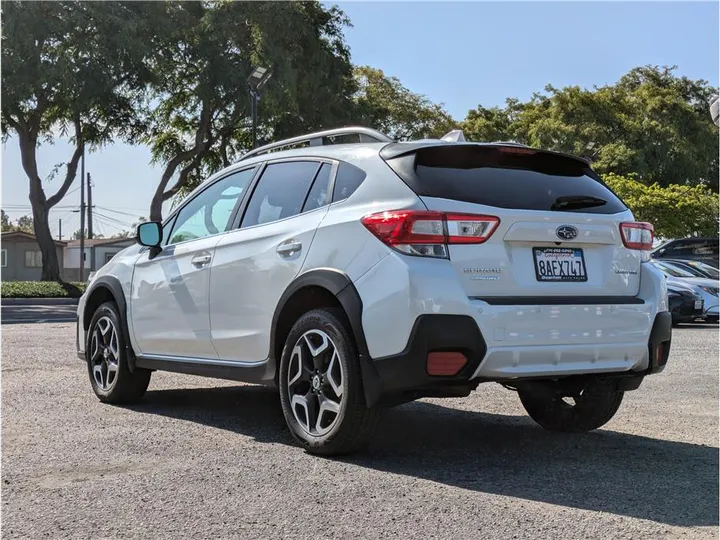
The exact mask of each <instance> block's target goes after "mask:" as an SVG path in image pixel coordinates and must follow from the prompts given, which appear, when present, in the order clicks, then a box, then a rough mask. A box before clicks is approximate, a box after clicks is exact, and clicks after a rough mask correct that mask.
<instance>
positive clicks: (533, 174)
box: [387, 145, 627, 214]
mask: <svg viewBox="0 0 720 540" xmlns="http://www.w3.org/2000/svg"><path fill="white" fill-rule="evenodd" d="M387 163H388V165H390V167H391V168H392V169H393V170H395V172H396V173H397V174H398V175H399V176H400V178H402V179H403V180H404V181H405V182H406V183H407V184H408V185H409V186H410V188H412V189H413V191H415V193H417V194H418V195H421V196H427V197H438V198H442V199H453V200H457V201H465V202H470V203H475V204H483V205H488V206H495V207H498V208H513V209H520V210H543V211H565V212H583V213H595V214H615V213H618V212H623V211H625V210H627V207H626V206H625V204H624V203H623V202H622V201H621V200H620V199H619V198H618V197H617V195H615V194H614V193H613V192H612V191H611V190H610V189H609V188H608V187H607V186H605V185H604V184H603V183H602V181H601V180H600V178H599V177H598V176H597V174H595V173H594V172H593V171H592V170H591V169H590V167H589V166H588V165H587V164H585V163H583V162H581V161H579V160H576V159H574V158H572V157H569V156H562V155H556V154H552V153H547V152H535V151H533V150H531V149H527V150H526V149H514V148H505V147H500V148H499V147H483V146H477V145H458V146H455V145H453V146H430V147H425V148H421V149H419V150H417V151H415V152H412V153H410V154H406V155H401V156H400V157H396V158H391V159H388V160H387Z"/></svg>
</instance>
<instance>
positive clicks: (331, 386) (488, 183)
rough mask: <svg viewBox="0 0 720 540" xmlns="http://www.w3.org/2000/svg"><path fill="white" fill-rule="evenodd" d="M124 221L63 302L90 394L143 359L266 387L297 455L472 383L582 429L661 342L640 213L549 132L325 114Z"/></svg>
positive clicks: (658, 351) (464, 391)
mask: <svg viewBox="0 0 720 540" xmlns="http://www.w3.org/2000/svg"><path fill="white" fill-rule="evenodd" d="M348 137H354V138H355V139H356V141H357V142H355V143H348V142H342V140H343V139H345V141H347V138H348ZM303 144H304V145H305V146H304V147H301V148H297V146H302V145H303ZM308 144H309V145H308ZM288 146H295V147H296V148H294V149H289V150H287V149H286V150H282V148H287V147H288ZM271 150H272V151H276V152H272V153H270V151H271ZM137 236H138V245H135V246H132V247H129V248H127V249H126V250H124V251H123V252H121V253H119V254H118V255H117V256H115V257H114V258H113V260H112V261H111V262H110V263H108V264H107V265H105V266H104V267H103V268H102V269H101V270H100V271H98V272H97V274H96V275H95V276H94V277H93V279H92V280H91V281H90V283H89V284H88V288H87V291H86V293H85V294H84V295H83V297H82V298H81V300H80V303H79V306H78V319H79V322H78V328H77V335H78V351H79V356H80V357H81V358H82V359H83V360H85V361H86V362H87V366H88V372H89V375H90V381H91V383H92V387H93V390H94V391H95V393H96V394H97V396H98V397H99V398H100V400H101V401H103V402H108V403H121V402H129V401H133V400H137V399H139V398H141V397H142V395H143V394H144V392H145V390H146V389H147V386H148V383H149V380H150V375H151V372H152V371H154V370H165V371H174V372H180V373H188V374H194V375H205V376H210V377H219V378H226V379H233V380H238V381H245V382H251V383H262V384H269V385H274V386H276V387H277V388H278V389H279V392H280V399H281V401H282V408H283V411H284V414H285V418H286V420H287V423H288V426H289V427H290V429H291V431H292V433H293V435H294V436H295V438H296V439H297V440H298V441H299V442H300V443H301V444H302V445H303V446H304V447H305V448H306V449H308V450H309V451H311V452H315V453H321V454H339V453H347V452H350V451H353V450H355V449H357V448H358V447H360V446H361V445H362V444H363V443H366V442H367V441H368V440H369V438H370V435H371V433H372V431H373V428H374V426H375V424H376V422H377V419H378V414H379V411H380V410H381V409H382V408H383V407H384V406H388V405H395V404H399V403H403V402H407V401H411V400H414V399H417V398H421V397H425V396H434V397H445V396H448V397H450V396H452V397H458V396H467V395H468V394H469V393H470V392H471V391H473V390H474V389H475V388H476V387H477V386H478V384H480V383H481V382H498V383H501V384H502V385H503V386H505V387H507V388H510V389H512V390H515V391H517V392H518V394H519V396H520V399H521V401H522V404H523V406H524V407H525V409H526V410H527V412H528V413H529V414H530V416H531V417H532V418H533V419H534V420H535V421H536V422H537V423H539V424H540V425H541V426H543V427H545V428H547V429H551V430H556V431H570V432H578V431H587V430H592V429H595V428H598V427H600V426H602V425H603V424H605V423H606V422H608V421H609V420H610V419H611V418H612V416H613V415H614V414H615V412H616V411H617V409H618V407H619V405H620V402H621V400H622V397H623V394H624V392H625V391H627V390H634V389H636V388H637V387H638V386H639V385H640V383H641V381H642V380H643V378H644V377H645V376H646V375H649V374H651V373H656V372H659V371H662V369H663V368H664V366H665V364H666V362H667V358H668V354H669V352H670V339H671V325H672V319H671V315H670V313H669V312H668V304H667V291H666V286H665V281H664V277H663V275H662V273H661V272H660V271H659V270H658V269H657V268H655V267H654V266H653V265H652V264H649V263H648V261H649V253H650V249H651V247H652V242H653V234H652V226H651V225H649V224H647V223H638V222H635V221H634V220H633V216H632V214H631V212H630V211H629V210H628V208H627V207H626V206H625V205H624V204H623V202H622V201H621V200H620V199H619V198H618V197H617V196H616V195H615V194H613V193H612V191H610V189H608V188H607V187H606V186H605V185H604V184H603V183H602V182H601V180H600V179H599V178H598V176H597V175H596V174H595V173H594V172H593V171H592V170H591V168H590V166H589V165H588V163H587V162H585V161H583V160H581V159H579V158H576V157H572V156H567V155H563V154H558V153H554V152H548V151H543V150H536V149H532V148H528V147H525V146H521V145H517V144H512V143H495V144H475V143H466V142H464V141H462V139H461V138H460V142H458V141H457V138H453V137H449V138H448V139H447V140H445V139H443V140H426V141H416V142H400V143H397V142H393V141H391V140H390V139H388V138H387V137H386V136H384V135H382V134H380V133H378V132H376V131H373V130H370V129H367V128H345V129H338V130H330V131H326V132H322V133H316V134H311V135H308V136H305V137H297V138H294V139H289V140H286V141H282V142H279V143H275V144H272V145H268V146H265V147H262V148H259V149H257V150H254V151H252V152H250V153H249V154H247V155H246V156H244V157H243V159H241V160H240V161H239V162H238V163H236V164H234V165H232V166H230V167H227V168H226V169H224V170H222V171H220V172H219V173H217V174H215V175H213V176H212V177H210V178H209V179H208V180H207V181H206V182H204V183H203V184H202V185H201V186H200V187H198V188H197V189H196V190H195V191H194V192H193V193H192V194H191V195H189V196H188V197H187V198H186V199H185V201H184V202H183V204H182V205H180V206H179V207H178V208H177V209H175V210H174V211H173V212H172V214H171V215H170V216H169V217H168V218H167V219H166V220H165V221H164V222H163V223H162V224H160V223H144V224H142V225H141V226H140V227H139V228H138V235H137ZM238 413H239V414H242V411H238Z"/></svg>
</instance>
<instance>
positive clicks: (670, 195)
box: [603, 174, 720, 238]
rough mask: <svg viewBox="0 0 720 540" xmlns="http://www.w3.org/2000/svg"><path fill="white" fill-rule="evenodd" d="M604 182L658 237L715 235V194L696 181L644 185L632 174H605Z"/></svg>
mask: <svg viewBox="0 0 720 540" xmlns="http://www.w3.org/2000/svg"><path fill="white" fill-rule="evenodd" d="M603 180H604V181H605V183H606V184H607V185H608V186H609V187H610V188H611V189H612V190H613V191H614V192H615V193H617V194H618V195H619V196H620V197H621V198H622V199H623V200H624V201H625V203H626V204H627V205H628V206H629V207H630V210H632V212H633V215H634V216H635V219H637V220H638V221H647V222H649V223H652V224H653V226H654V227H655V235H656V236H658V237H661V238H682V237H685V236H710V237H713V236H717V235H718V208H719V207H718V205H719V204H720V199H718V194H717V193H713V192H712V191H710V190H709V189H708V188H707V187H705V186H701V185H696V186H687V185H671V186H667V187H662V186H660V185H658V184H652V185H649V186H648V185H646V184H644V183H642V182H639V181H637V180H636V179H635V178H632V177H623V176H618V175H615V174H607V175H605V176H604V177H603Z"/></svg>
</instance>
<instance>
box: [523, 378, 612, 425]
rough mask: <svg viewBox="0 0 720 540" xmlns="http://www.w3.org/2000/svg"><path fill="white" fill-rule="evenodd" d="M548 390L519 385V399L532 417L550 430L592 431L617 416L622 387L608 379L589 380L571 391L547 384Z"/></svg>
mask: <svg viewBox="0 0 720 540" xmlns="http://www.w3.org/2000/svg"><path fill="white" fill-rule="evenodd" d="M545 390H546V391H543V392H538V391H536V390H529V389H528V390H524V389H519V390H518V394H519V395H520V401H521V402H522V404H523V407H525V410H526V411H527V413H528V414H529V415H530V417H531V418H532V419H533V420H535V422H537V423H538V424H540V425H541V426H542V427H544V428H545V429H547V430H550V431H560V432H567V433H581V432H585V431H592V430H593V429H597V428H599V427H601V426H603V425H605V424H607V423H608V422H609V421H610V419H611V418H612V417H613V416H615V413H616V412H617V411H618V409H619V408H620V403H622V398H623V395H624V392H623V391H620V390H616V389H615V388H614V387H613V386H611V385H609V384H605V383H588V384H587V385H585V386H584V387H582V388H578V389H575V390H573V391H571V392H569V391H561V390H560V389H559V388H553V386H552V385H548V387H546V389H545Z"/></svg>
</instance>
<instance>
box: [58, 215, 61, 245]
mask: <svg viewBox="0 0 720 540" xmlns="http://www.w3.org/2000/svg"><path fill="white" fill-rule="evenodd" d="M58 240H60V241H61V242H62V219H58Z"/></svg>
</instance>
